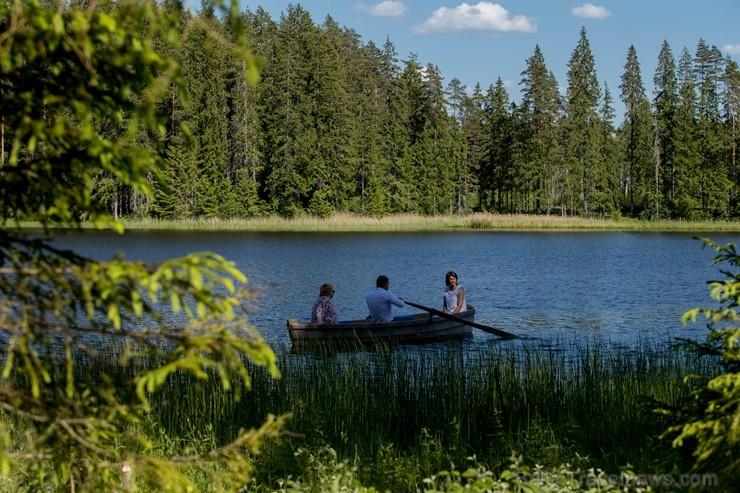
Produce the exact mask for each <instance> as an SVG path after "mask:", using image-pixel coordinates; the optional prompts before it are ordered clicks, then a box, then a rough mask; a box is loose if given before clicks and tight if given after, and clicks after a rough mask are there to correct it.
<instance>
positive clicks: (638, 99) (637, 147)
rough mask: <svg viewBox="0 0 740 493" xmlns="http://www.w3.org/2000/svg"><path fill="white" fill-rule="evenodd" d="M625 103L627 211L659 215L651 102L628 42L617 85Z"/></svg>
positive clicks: (631, 46)
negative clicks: (625, 59)
mask: <svg viewBox="0 0 740 493" xmlns="http://www.w3.org/2000/svg"><path fill="white" fill-rule="evenodd" d="M619 88H620V91H621V99H622V102H623V103H624V106H625V113H624V122H623V124H622V128H621V136H622V140H623V147H624V162H625V182H624V186H625V193H626V195H627V197H626V199H627V204H628V207H629V211H630V213H632V214H634V213H636V212H643V213H645V214H646V215H647V216H650V217H655V216H657V215H659V210H660V202H659V200H658V196H657V194H656V193H655V192H654V190H655V185H656V183H655V181H654V180H651V176H657V175H658V172H657V170H656V171H655V174H654V175H653V173H652V171H653V169H654V167H653V132H652V128H653V125H652V116H651V114H650V103H649V102H648V99H647V96H646V94H645V87H644V86H643V83H642V75H641V71H640V63H639V61H638V60H637V51H636V50H635V47H634V45H630V47H629V49H628V51H627V63H626V64H625V66H624V73H623V74H622V83H621V84H620V86H619Z"/></svg>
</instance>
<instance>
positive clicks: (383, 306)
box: [365, 276, 406, 323]
mask: <svg viewBox="0 0 740 493" xmlns="http://www.w3.org/2000/svg"><path fill="white" fill-rule="evenodd" d="M388 286H390V281H389V280H388V276H378V278H377V279H376V280H375V289H373V290H372V291H370V292H369V293H367V297H366V298H365V301H367V309H368V310H370V318H371V319H372V321H373V323H380V322H390V321H391V320H393V307H392V306H391V305H396V306H397V307H400V308H403V307H404V306H406V303H404V302H403V298H399V297H397V296H396V295H395V294H393V292H392V291H390V290H389V289H388Z"/></svg>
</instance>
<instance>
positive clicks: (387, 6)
mask: <svg viewBox="0 0 740 493" xmlns="http://www.w3.org/2000/svg"><path fill="white" fill-rule="evenodd" d="M355 8H356V9H357V10H359V11H360V12H365V13H366V14H370V15H374V16H376V17H401V16H403V15H404V14H405V13H406V12H407V11H408V9H409V8H408V7H406V5H404V4H403V2H398V1H396V0H383V1H382V2H380V3H377V4H375V5H373V6H368V5H365V4H364V3H360V2H358V3H356V4H355Z"/></svg>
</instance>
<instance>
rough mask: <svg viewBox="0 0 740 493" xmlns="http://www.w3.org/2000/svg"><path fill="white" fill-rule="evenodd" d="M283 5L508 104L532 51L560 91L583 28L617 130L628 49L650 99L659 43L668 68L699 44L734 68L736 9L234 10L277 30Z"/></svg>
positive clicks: (455, 6)
mask: <svg viewBox="0 0 740 493" xmlns="http://www.w3.org/2000/svg"><path fill="white" fill-rule="evenodd" d="M290 4H293V5H301V6H302V7H303V8H304V9H305V10H306V11H308V12H309V13H310V14H311V17H312V19H313V21H314V23H315V24H322V23H323V22H324V20H325V19H326V16H327V15H330V16H331V17H332V18H333V19H334V20H335V21H336V22H337V23H338V24H339V25H341V26H343V27H346V28H351V29H354V30H355V31H356V32H357V34H358V35H359V36H360V39H361V41H362V42H364V43H367V42H369V41H373V42H374V43H375V44H376V45H378V46H380V47H382V46H383V44H384V43H385V41H386V39H390V40H391V42H393V44H394V45H395V47H396V51H397V53H398V55H399V59H400V60H405V59H408V58H409V55H410V54H411V53H416V54H417V55H418V61H419V63H421V64H422V65H426V64H427V63H432V64H434V65H437V66H438V67H439V69H440V71H441V73H442V76H443V77H444V85H445V86H446V85H447V83H449V81H450V80H451V79H452V78H454V77H456V78H458V79H459V80H460V81H461V82H462V83H463V84H464V85H466V86H467V87H468V88H469V89H472V88H473V87H474V86H475V84H476V83H480V85H481V87H482V88H483V89H484V90H485V89H487V88H488V86H489V85H491V84H494V83H495V82H496V79H497V78H498V77H501V79H502V80H503V81H504V82H505V84H506V87H507V90H508V91H509V95H510V97H511V98H512V100H514V101H518V100H519V98H520V94H521V92H520V91H521V88H520V86H519V81H520V80H521V72H522V71H523V70H524V68H525V62H526V60H527V59H528V58H529V57H531V56H532V54H533V53H534V48H535V46H536V45H539V47H540V49H541V50H542V53H543V55H544V57H545V62H546V64H547V67H548V69H549V70H550V71H552V73H553V74H554V75H555V78H556V79H557V81H558V84H559V85H560V86H561V88H564V87H565V86H566V85H567V79H566V74H567V71H568V66H567V64H568V60H569V59H570V56H571V54H572V53H573V50H574V49H575V47H576V44H577V43H578V38H579V32H580V29H581V27H585V28H586V34H587V37H588V40H589V43H590V45H591V51H592V53H593V55H594V59H595V62H596V75H597V77H598V78H599V80H600V81H601V83H602V85H603V83H604V82H606V83H607V84H608V86H609V90H610V91H611V93H612V97H613V98H614V99H615V107H616V108H617V113H618V115H617V120H618V121H621V116H622V115H621V111H622V110H621V104H620V101H619V84H620V82H621V80H620V77H621V75H622V73H623V71H624V65H625V63H626V58H627V51H628V49H629V46H630V45H634V46H635V49H636V50H637V57H638V60H639V62H640V66H641V69H642V79H643V83H644V85H645V88H646V90H647V93H648V97H652V89H653V84H652V80H653V75H654V72H655V67H656V64H657V58H658V53H659V52H660V48H661V45H662V43H663V41H664V40H666V41H668V43H669V44H670V46H671V48H672V51H673V54H674V57H675V58H676V60H678V58H679V57H680V54H681V52H682V50H683V49H684V47H685V48H687V49H688V51H689V53H691V54H692V55H693V54H694V53H695V52H696V46H697V43H698V42H699V40H700V39H703V40H704V41H705V42H706V43H707V44H708V45H709V46H713V45H714V46H717V47H718V48H719V49H720V50H721V51H722V53H723V54H730V56H732V58H733V59H734V60H735V61H738V62H740V0H703V1H699V0H694V1H685V0H610V1H606V0H604V1H599V0H596V1H594V2H593V3H588V2H583V1H580V0H572V1H570V0H568V1H563V0H519V1H516V0H504V1H499V2H494V1H480V2H476V1H475V0H473V1H471V2H469V3H466V2H461V1H459V0H383V1H375V0H362V1H358V0H304V1H300V2H297V1H293V2H290V1H283V0H265V1H262V2H251V1H245V0H240V7H241V8H242V9H247V8H248V9H249V10H256V9H257V7H258V6H262V8H264V9H265V10H266V11H267V12H268V13H269V14H270V16H271V17H272V18H273V19H274V20H276V21H278V20H279V19H280V16H281V14H282V13H284V12H286V11H287V8H288V6H289V5H290Z"/></svg>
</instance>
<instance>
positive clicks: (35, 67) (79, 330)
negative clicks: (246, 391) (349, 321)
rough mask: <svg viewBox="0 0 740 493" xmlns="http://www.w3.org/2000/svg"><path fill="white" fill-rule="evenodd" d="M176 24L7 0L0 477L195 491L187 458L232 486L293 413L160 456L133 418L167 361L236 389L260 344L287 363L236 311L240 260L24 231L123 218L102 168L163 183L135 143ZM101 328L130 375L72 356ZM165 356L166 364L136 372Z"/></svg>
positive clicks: (145, 126) (153, 10) (158, 124)
mask: <svg viewBox="0 0 740 493" xmlns="http://www.w3.org/2000/svg"><path fill="white" fill-rule="evenodd" d="M83 3H84V2H83ZM226 19H229V17H228V16H227V17H226ZM174 35H176V31H175V30H173V28H172V26H171V24H170V23H169V22H168V20H167V19H166V18H165V17H164V16H162V15H161V13H160V11H159V10H158V8H157V7H156V5H155V2H153V1H121V2H117V3H116V8H115V10H106V9H102V8H101V9H97V10H94V9H90V10H80V9H78V8H74V7H72V8H68V9H60V10H46V9H44V8H42V7H41V6H40V5H39V3H38V2H37V1H35V0H12V1H9V2H2V3H1V4H0V95H1V96H2V98H1V99H0V114H1V115H3V119H2V122H1V124H2V126H3V130H4V135H9V136H10V139H11V140H10V142H8V144H7V145H6V143H5V142H4V141H3V152H2V162H0V218H2V228H1V229H0V340H1V341H2V348H3V354H2V379H1V380H0V408H1V409H2V412H3V413H4V417H5V419H3V420H2V421H0V474H1V475H2V476H7V475H8V474H10V473H11V471H12V472H13V477H12V480H13V481H14V482H15V484H14V486H15V487H14V488H13V489H14V490H16V491H54V490H67V491H75V492H81V491H116V490H119V489H122V490H128V489H130V488H132V487H133V485H134V484H135V483H138V484H149V485H151V486H152V487H155V488H157V489H162V490H166V491H189V490H192V489H193V488H194V486H193V483H192V477H189V476H188V475H186V474H183V473H182V468H183V467H191V468H195V469H198V470H200V473H201V474H202V475H204V476H207V477H209V478H210V482H211V484H212V485H213V488H214V489H217V490H218V489H225V490H233V489H234V488H236V487H238V486H239V485H241V484H244V482H245V481H246V480H247V479H248V478H249V475H250V473H251V470H252V469H251V462H250V461H249V460H248V459H249V456H250V454H252V453H253V452H254V451H255V450H256V449H258V448H259V445H260V444H261V443H262V441H263V440H264V439H265V438H267V437H270V436H274V435H276V434H277V433H279V430H280V428H281V426H282V419H270V420H268V422H267V423H265V424H264V426H260V427H256V429H255V430H249V431H246V430H241V431H239V433H238V434H237V435H236V437H234V439H233V440H232V441H231V442H229V443H227V444H217V446H216V447H214V448H213V449H211V450H203V451H190V452H189V453H187V454H184V455H181V456H178V457H168V456H163V455H162V454H160V453H157V452H156V451H155V450H153V449H152V442H151V440H150V438H149V437H147V436H146V435H145V434H143V433H141V432H139V431H137V430H140V429H141V428H139V427H138V423H141V422H142V420H143V417H144V415H145V413H146V412H147V411H148V410H149V409H150V400H149V399H150V396H151V395H152V394H153V393H155V392H156V391H157V389H158V388H160V387H161V386H162V385H163V384H164V383H165V382H167V381H168V380H169V379H171V378H173V373H178V374H180V373H182V374H191V375H194V376H195V377H198V378H207V377H208V376H209V375H211V374H210V373H207V372H206V371H205V370H206V369H212V370H213V375H214V377H215V378H218V379H219V380H220V382H221V383H222V385H223V386H224V387H225V388H229V387H230V386H231V385H232V382H238V381H241V383H242V384H243V385H244V386H245V387H246V388H248V387H249V384H250V376H249V372H248V369H247V366H246V362H247V361H248V360H250V359H251V361H253V362H254V363H256V364H258V365H263V366H265V367H266V368H267V369H268V371H269V372H270V373H271V374H272V375H273V376H278V375H279V372H278V369H277V367H276V365H275V356H274V354H273V352H272V351H271V350H270V349H269V347H268V346H267V345H266V344H265V342H264V341H263V339H262V338H261V337H260V336H259V335H258V334H257V333H256V332H255V331H254V329H253V328H251V327H250V326H249V325H248V324H246V322H245V317H246V315H245V314H243V313H240V312H241V304H240V300H239V293H238V291H237V290H238V287H239V284H240V283H243V282H245V280H246V279H245V277H244V275H243V274H242V273H240V272H239V271H238V270H236V269H235V268H234V265H233V263H231V262H229V261H227V260H226V259H224V258H222V257H220V256H218V255H216V254H211V253H199V254H192V255H188V256H187V257H184V258H180V259H173V260H170V261H167V262H164V263H162V264H161V265H145V264H143V263H141V262H132V261H126V260H125V259H123V258H122V257H116V258H113V259H111V260H109V261H97V260H93V259H89V258H84V257H81V256H79V255H76V254H75V253H74V252H69V251H61V250H58V249H56V248H55V247H54V245H53V238H52V237H43V235H42V237H38V236H39V235H37V237H30V236H29V235H28V234H25V233H26V232H25V231H24V230H21V229H19V228H18V227H17V224H15V223H14V221H13V218H14V217H20V216H21V215H23V216H24V217H31V218H33V219H34V220H35V221H37V225H38V226H41V227H42V228H43V229H44V231H46V232H47V233H48V232H49V231H50V228H51V227H79V226H80V224H81V222H82V221H83V220H87V221H90V222H91V223H92V224H94V225H95V226H96V227H112V228H115V229H117V230H119V231H121V230H122V227H121V225H120V223H118V222H116V221H115V220H114V218H113V217H111V215H110V214H109V213H108V210H109V206H108V203H107V202H106V200H105V199H104V198H101V197H100V196H93V195H91V193H90V192H91V189H90V184H91V183H92V182H93V180H94V179H96V178H100V177H101V176H108V177H110V178H115V180H118V181H120V182H121V183H123V184H125V185H126V186H127V187H130V188H131V189H132V190H135V191H136V193H139V194H142V195H144V196H146V195H151V193H152V191H151V188H150V180H151V179H152V177H155V176H156V175H157V170H158V160H157V158H156V156H155V155H153V154H152V153H150V152H148V151H146V150H144V149H143V148H141V147H140V146H138V145H136V141H137V140H140V139H142V138H143V136H145V135H149V136H151V137H152V138H156V136H157V135H159V134H160V132H162V130H163V129H164V126H163V123H164V120H163V118H162V116H161V115H160V114H159V113H157V111H156V101H157V98H158V97H159V91H161V89H162V88H163V87H164V88H167V87H169V86H170V84H174V85H177V84H178V83H179V82H181V80H180V79H179V75H178V67H177V64H175V63H174V62H173V60H172V59H170V58H167V57H163V56H161V54H160V53H159V52H158V51H156V50H155V49H154V46H153V38H155V37H156V38H157V39H158V40H159V43H165V42H167V43H174V42H176V38H175V37H174ZM6 149H9V152H7V153H6V152H5V151H6ZM169 310H171V311H174V312H175V313H179V314H181V315H182V316H181V318H180V319H181V320H182V325H181V326H179V327H172V326H166V325H164V324H163V323H162V319H163V318H162V314H163V312H166V311H169ZM100 341H107V342H108V343H111V342H113V343H114V344H115V345H117V346H118V347H120V348H123V349H124V351H123V352H122V354H121V355H120V359H118V360H115V361H110V362H109V363H110V367H111V368H118V367H126V368H130V369H132V372H131V374H130V378H129V379H128V380H126V381H123V382H121V381H117V382H116V384H115V385H113V384H112V383H111V380H110V379H109V378H108V377H107V375H106V373H103V374H102V375H99V378H96V379H94V380H92V379H89V378H85V376H84V375H80V374H79V373H78V372H77V371H76V369H77V368H78V366H77V362H79V361H88V360H91V359H94V358H95V357H96V354H97V353H96V345H97V344H98V343H99V342H100ZM153 356H156V357H157V358H160V361H161V362H162V364H161V365H159V366H158V367H154V368H151V367H148V368H146V369H145V370H142V371H137V368H139V369H140V368H143V367H141V366H140V365H139V363H140V362H142V361H149V360H150V359H151V358H152V357H153ZM137 365H139V366H137Z"/></svg>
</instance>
